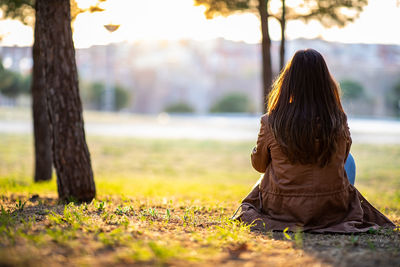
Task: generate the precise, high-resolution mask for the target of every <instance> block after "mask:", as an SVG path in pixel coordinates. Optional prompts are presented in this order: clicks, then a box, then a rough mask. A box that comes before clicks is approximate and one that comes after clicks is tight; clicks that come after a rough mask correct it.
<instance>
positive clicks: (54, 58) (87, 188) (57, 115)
mask: <svg viewBox="0 0 400 267" xmlns="http://www.w3.org/2000/svg"><path fill="white" fill-rule="evenodd" d="M37 2H38V14H37V15H38V16H42V18H43V19H42V20H40V21H39V30H40V32H41V34H42V36H41V38H40V48H41V50H40V52H41V53H40V56H41V57H42V58H44V59H45V60H44V65H45V78H46V86H45V88H46V99H47V108H48V113H49V119H50V125H51V132H52V138H51V140H52V151H53V163H54V166H55V169H56V173H57V186H58V195H59V198H60V199H62V200H78V201H91V200H92V199H93V198H94V197H95V194H96V189H95V184H94V179H93V172H92V166H91V161H90V154H89V150H88V147H87V144H86V140H85V131H84V123H83V117H82V103H81V100H80V97H79V88H78V73H77V69H76V62H75V49H74V44H73V41H72V32H71V17H70V3H69V0H52V1H46V0H37Z"/></svg>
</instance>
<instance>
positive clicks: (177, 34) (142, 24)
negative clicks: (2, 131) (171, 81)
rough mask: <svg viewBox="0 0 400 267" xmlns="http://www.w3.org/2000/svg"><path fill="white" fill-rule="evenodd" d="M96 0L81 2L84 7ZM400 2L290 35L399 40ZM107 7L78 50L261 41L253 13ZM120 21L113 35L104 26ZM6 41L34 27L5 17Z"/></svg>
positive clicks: (184, 5)
mask: <svg viewBox="0 0 400 267" xmlns="http://www.w3.org/2000/svg"><path fill="white" fill-rule="evenodd" d="M95 2H96V0H78V4H79V5H80V6H81V7H83V8H85V7H88V6H89V5H90V4H93V3H95ZM399 4H400V1H399V0H369V4H368V6H367V7H366V8H365V9H364V11H363V12H362V13H361V14H360V17H359V18H358V19H357V20H356V21H355V22H353V23H351V24H349V25H347V26H346V27H344V28H338V27H332V28H329V29H325V28H323V27H322V26H321V25H320V24H319V23H318V22H310V23H308V24H304V23H302V22H300V21H291V22H289V23H288V25H287V32H286V36H287V37H288V39H294V38H299V37H304V38H316V37H320V38H323V39H325V40H328V41H337V42H346V43H385V44H399V45H400V34H398V27H399V26H400V6H399ZM103 7H104V8H106V11H104V12H101V13H94V14H81V15H79V16H78V17H77V19H76V21H75V24H74V28H75V32H74V42H75V46H76V47H78V48H82V47H89V46H91V45H96V44H107V43H111V42H122V41H128V42H135V41H140V40H179V39H194V40H210V39H214V38H218V37H222V38H225V39H228V40H234V41H244V42H248V43H257V42H259V41H260V39H261V32H260V22H259V20H258V18H257V16H255V15H253V14H237V15H232V16H229V17H227V18H224V17H218V18H215V19H213V20H207V19H205V17H204V7H201V6H200V7H196V6H194V5H193V1H192V0H168V1H166V0H145V1H144V0H129V1H128V0H108V1H107V2H106V3H105V4H104V6H103ZM110 23H112V24H120V25H121V26H120V28H119V29H118V30H117V31H116V32H114V33H109V32H107V31H106V30H105V28H104V24H110ZM270 33H271V38H272V39H273V40H279V39H280V27H279V24H278V23H277V22H276V21H274V20H273V19H271V20H270ZM0 36H2V37H3V39H2V41H1V42H0V44H1V45H19V46H26V45H32V43H33V31H32V29H31V28H30V27H28V26H24V25H22V23H20V22H18V21H12V20H1V21H0Z"/></svg>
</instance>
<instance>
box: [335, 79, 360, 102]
mask: <svg viewBox="0 0 400 267" xmlns="http://www.w3.org/2000/svg"><path fill="white" fill-rule="evenodd" d="M340 89H342V97H343V99H344V100H345V101H346V100H356V99H360V98H363V97H365V91H364V87H363V86H362V85H361V84H360V83H359V82H357V81H353V80H348V79H346V80H343V81H341V82H340Z"/></svg>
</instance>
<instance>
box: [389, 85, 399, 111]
mask: <svg viewBox="0 0 400 267" xmlns="http://www.w3.org/2000/svg"><path fill="white" fill-rule="evenodd" d="M386 101H387V102H388V104H389V106H390V107H391V108H392V110H393V113H394V115H395V116H397V117H400V80H399V81H398V82H397V83H396V84H395V85H394V86H393V88H391V90H389V92H388V93H387V95H386Z"/></svg>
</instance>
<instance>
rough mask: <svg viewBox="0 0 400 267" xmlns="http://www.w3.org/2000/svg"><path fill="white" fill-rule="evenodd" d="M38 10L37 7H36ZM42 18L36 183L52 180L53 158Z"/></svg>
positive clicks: (35, 78)
mask: <svg viewBox="0 0 400 267" xmlns="http://www.w3.org/2000/svg"><path fill="white" fill-rule="evenodd" d="M35 9H37V5H36V6H35ZM41 19H42V18H41V17H40V16H36V21H35V43H34V44H33V49H32V57H33V71H32V85H31V92H32V115H33V133H34V142H35V175H34V181H35V182H39V181H48V180H51V174H52V166H53V164H52V156H51V143H50V138H51V137H50V125H49V120H48V118H47V108H46V94H45V91H44V87H45V80H44V66H43V58H41V57H40V48H39V40H40V31H39V30H38V21H39V20H41Z"/></svg>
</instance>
